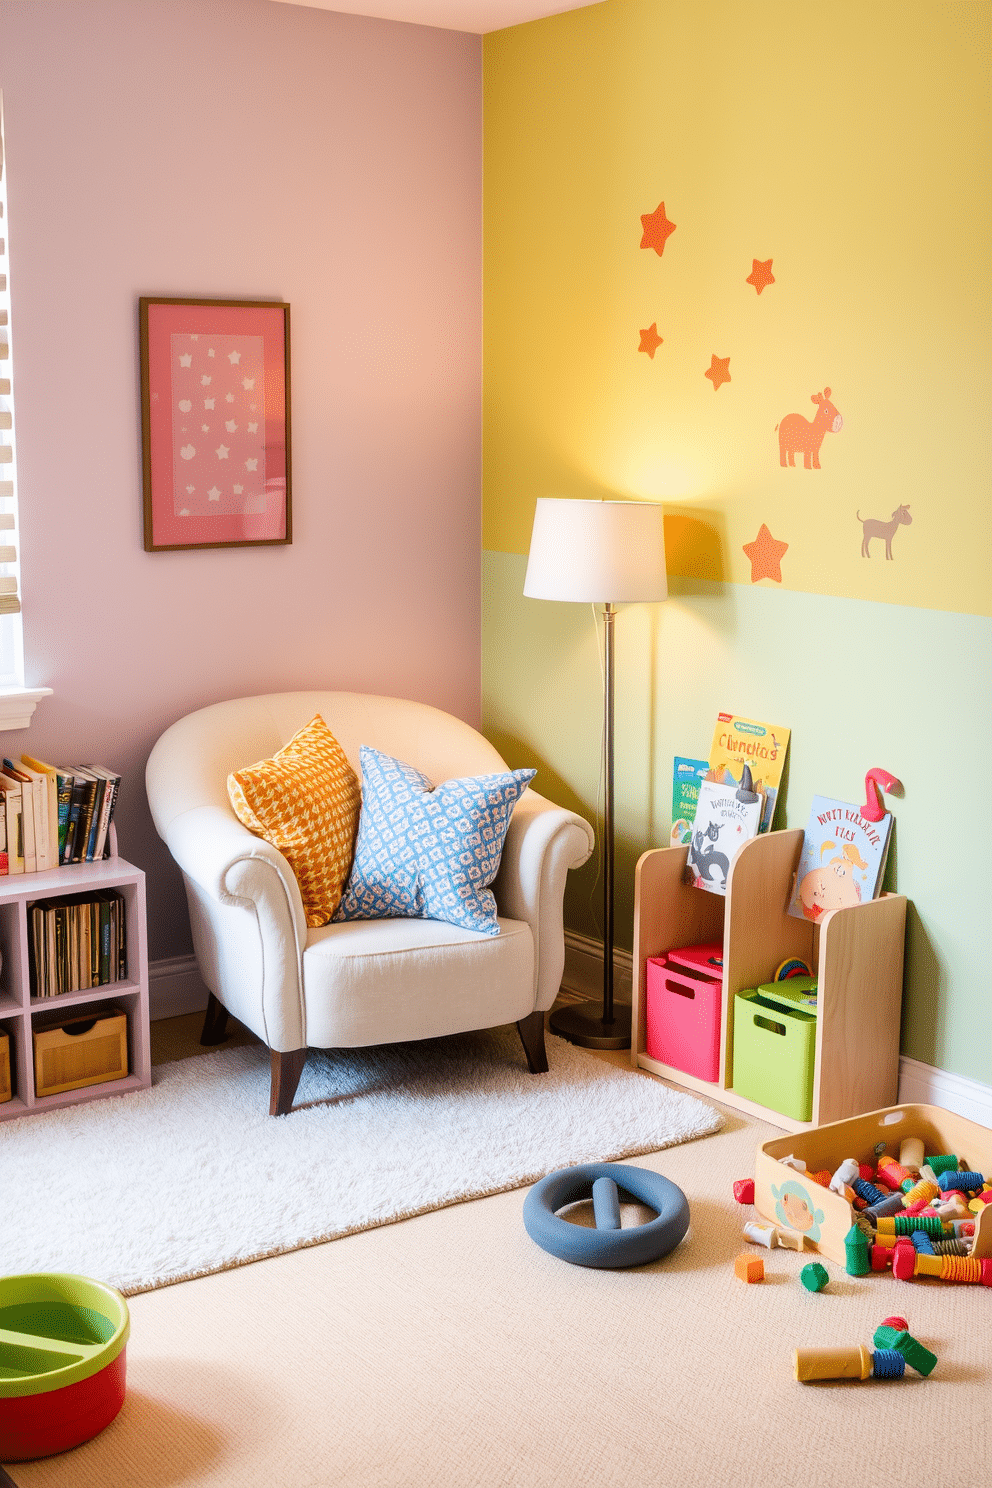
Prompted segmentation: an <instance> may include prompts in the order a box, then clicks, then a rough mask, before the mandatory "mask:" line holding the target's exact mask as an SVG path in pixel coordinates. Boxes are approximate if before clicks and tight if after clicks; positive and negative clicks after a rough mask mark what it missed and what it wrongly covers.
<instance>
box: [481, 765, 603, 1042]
mask: <svg viewBox="0 0 992 1488" xmlns="http://www.w3.org/2000/svg"><path fill="white" fill-rule="evenodd" d="M595 840H596V839H595V836H594V834H593V830H592V827H591V826H590V825H589V823H588V822H587V821H585V820H584V819H583V818H582V817H581V816H577V815H576V813H575V812H574V811H566V810H565V809H564V808H563V807H561V806H556V805H554V803H553V802H552V801H548V800H546V799H545V797H544V796H542V795H539V794H538V792H537V791H535V790H526V791H525V792H524V794H523V795H522V796H521V798H520V800H519V801H518V802H517V804H516V806H515V807H514V809H513V815H512V817H511V818H510V827H509V831H508V832H507V834H506V842H505V843H504V846H503V856H502V858H501V859H500V866H499V873H498V874H497V875H496V879H495V881H494V883H493V893H494V895H495V896H496V906H497V908H498V910H499V912H500V914H504V915H507V916H508V917H510V918H511V919H515V920H526V921H527V923H528V924H529V925H530V928H531V933H532V935H533V937H534V951H535V981H536V986H535V993H536V999H535V1004H534V1007H535V1011H537V1012H543V1011H545V1009H547V1008H549V1007H550V1006H551V1004H552V1003H553V1002H554V1000H555V998H556V997H557V995H558V989H559V987H560V986H561V978H562V972H563V971H564V969H565V941H564V898H565V878H566V876H567V874H568V871H569V869H571V868H580V867H581V866H582V864H583V863H584V862H585V861H586V859H587V858H588V857H589V855H590V853H591V852H592V850H593V847H594V846H595Z"/></svg>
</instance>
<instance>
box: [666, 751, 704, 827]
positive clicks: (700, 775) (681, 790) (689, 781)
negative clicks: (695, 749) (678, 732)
mask: <svg viewBox="0 0 992 1488" xmlns="http://www.w3.org/2000/svg"><path fill="white" fill-rule="evenodd" d="M708 769H709V761H708V760H697V759H688V758H686V756H684V755H681V754H677V755H676V756H675V763H674V767H673V770H672V834H671V837H670V839H669V842H670V845H671V846H672V847H685V846H686V844H687V843H689V842H691V841H692V823H693V820H694V818H695V815H696V802H697V801H698V800H699V787H700V785H701V784H702V782H703V781H704V780H705V779H706V772H707V770H708Z"/></svg>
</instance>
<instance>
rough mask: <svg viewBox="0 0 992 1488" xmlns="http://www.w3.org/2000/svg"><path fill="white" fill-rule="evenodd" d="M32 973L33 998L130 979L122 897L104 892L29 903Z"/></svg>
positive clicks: (111, 891) (111, 892) (115, 892)
mask: <svg viewBox="0 0 992 1488" xmlns="http://www.w3.org/2000/svg"><path fill="white" fill-rule="evenodd" d="M28 972H29V978H30V985H31V996H32V997H58V996H59V994H60V993H62V992H86V991H88V990H89V989H90V988H91V987H103V986H106V984H107V983H108V982H121V981H126V980H127V934H126V926H125V905H124V898H123V895H121V894H119V893H118V892H117V891H116V890H115V889H104V890H101V891H100V892H94V893H91V894H67V895H64V896H63V897H62V898H60V899H37V900H35V902H34V903H33V904H29V905H28Z"/></svg>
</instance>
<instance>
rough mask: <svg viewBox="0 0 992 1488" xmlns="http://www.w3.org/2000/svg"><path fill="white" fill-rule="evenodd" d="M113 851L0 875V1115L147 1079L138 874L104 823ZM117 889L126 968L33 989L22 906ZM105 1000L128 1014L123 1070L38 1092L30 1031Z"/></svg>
mask: <svg viewBox="0 0 992 1488" xmlns="http://www.w3.org/2000/svg"><path fill="white" fill-rule="evenodd" d="M110 851H111V854H112V856H111V857H109V858H102V859H101V860H100V861H98V862H94V863H79V864H74V865H73V866H72V867H70V868H52V869H49V870H48V871H47V872H45V873H19V874H16V875H14V876H13V877H11V876H7V877H5V878H0V951H2V953H3V965H2V968H0V1030H2V1031H3V1032H4V1033H6V1034H7V1036H8V1039H9V1042H10V1050H9V1052H10V1063H11V1072H12V1086H13V1094H12V1096H11V1099H10V1100H8V1101H6V1102H0V1121H9V1120H12V1119H13V1118H15V1117H18V1116H30V1115H35V1114H37V1113H38V1112H39V1111H51V1110H53V1109H56V1108H57V1107H59V1106H72V1105H78V1104H79V1103H80V1102H82V1101H88V1100H99V1099H101V1098H103V1097H106V1096H109V1095H123V1094H125V1092H127V1091H129V1090H146V1089H147V1088H148V1087H149V1086H150V1085H151V1051H150V1046H149V1030H148V948H147V939H146V928H145V875H144V873H143V872H142V871H141V869H140V868H136V867H135V866H134V864H133V863H128V862H126V861H125V860H124V859H123V858H119V857H118V856H117V835H116V832H115V831H114V828H113V825H111V828H110ZM102 889H116V890H117V892H118V893H119V894H120V895H121V896H122V898H123V900H124V916H125V925H126V941H127V975H126V977H125V979H124V980H121V981H116V982H106V983H104V984H103V985H102V986H100V987H91V988H88V989H87V990H85V991H80V992H64V993H62V994H60V995H59V996H57V997H32V996H31V986H30V978H29V953H28V944H29V941H28V906H29V905H31V904H33V903H34V901H35V900H38V899H57V898H59V897H61V896H63V895H65V896H69V895H76V894H80V893H83V892H88V891H90V890H92V891H93V892H94V893H96V892H98V891H100V890H102ZM110 1007H114V1008H117V1009H119V1010H120V1011H121V1012H123V1013H124V1015H125V1017H126V1019H127V1060H128V1065H127V1067H128V1071H129V1073H127V1074H126V1075H125V1076H124V1078H123V1079H118V1080H114V1081H113V1082H111V1083H107V1084H93V1085H86V1086H82V1087H78V1088H76V1089H72V1090H62V1091H60V1092H59V1093H58V1094H53V1095H41V1094H39V1093H38V1089H37V1087H36V1084H35V1069H34V1046H35V1039H34V1034H35V1031H36V1029H39V1030H40V1029H44V1027H45V1026H46V1024H48V1023H50V1022H51V1016H50V1015H53V1014H56V1013H57V1014H58V1015H59V1016H61V1017H65V1018H68V1017H70V1016H71V1015H72V1014H74V1013H77V1012H78V1013H83V1012H85V1013H86V1014H87V1015H88V1016H89V1017H95V1016H98V1015H100V1014H101V1013H102V1012H105V1011H106V1010H107V1009H109V1008H110Z"/></svg>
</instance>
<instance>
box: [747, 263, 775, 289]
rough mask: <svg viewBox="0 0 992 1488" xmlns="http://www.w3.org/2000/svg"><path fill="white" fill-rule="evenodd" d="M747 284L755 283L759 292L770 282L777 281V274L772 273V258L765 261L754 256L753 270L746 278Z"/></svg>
mask: <svg viewBox="0 0 992 1488" xmlns="http://www.w3.org/2000/svg"><path fill="white" fill-rule="evenodd" d="M744 283H745V284H753V285H754V288H755V293H757V294H759V295H760V293H761V291H762V290H763V289H764V288H765V287H766V286H767V285H769V284H774V283H775V275H774V274H773V273H772V261H771V259H770V258H768V259H765V261H764V262H762V261H761V259H760V258H752V260H751V272H750V274H748V276H747V278H746V279H745V280H744Z"/></svg>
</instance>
